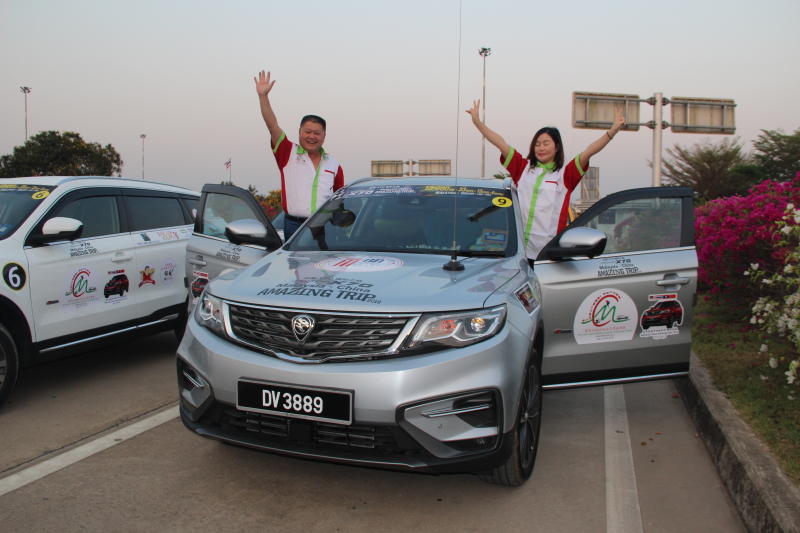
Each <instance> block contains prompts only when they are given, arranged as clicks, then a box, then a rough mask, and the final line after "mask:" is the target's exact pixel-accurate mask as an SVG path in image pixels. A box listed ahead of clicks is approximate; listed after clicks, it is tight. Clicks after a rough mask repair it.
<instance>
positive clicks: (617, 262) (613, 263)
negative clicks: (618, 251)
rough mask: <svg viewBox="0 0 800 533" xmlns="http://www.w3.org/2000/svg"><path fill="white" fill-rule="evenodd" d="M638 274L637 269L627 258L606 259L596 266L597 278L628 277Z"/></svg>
mask: <svg viewBox="0 0 800 533" xmlns="http://www.w3.org/2000/svg"><path fill="white" fill-rule="evenodd" d="M638 272H639V267H638V266H636V265H635V264H634V263H633V260H632V259H630V258H629V257H606V258H604V259H601V260H600V262H599V263H598V265H597V277H598V278H612V277H615V276H628V275H630V274H636V273H638Z"/></svg>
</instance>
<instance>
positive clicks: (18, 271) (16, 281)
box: [3, 263, 26, 291]
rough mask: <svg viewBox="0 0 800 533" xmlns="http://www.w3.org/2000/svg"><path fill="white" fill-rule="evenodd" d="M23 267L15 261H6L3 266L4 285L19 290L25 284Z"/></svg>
mask: <svg viewBox="0 0 800 533" xmlns="http://www.w3.org/2000/svg"><path fill="white" fill-rule="evenodd" d="M25 279H26V277H25V269H24V268H22V266H21V265H18V264H17V263H8V264H7V265H6V266H4V267H3V280H4V281H5V282H6V285H8V286H9V287H11V288H12V289H14V290H15V291H18V290H20V289H21V288H22V287H24V286H25Z"/></svg>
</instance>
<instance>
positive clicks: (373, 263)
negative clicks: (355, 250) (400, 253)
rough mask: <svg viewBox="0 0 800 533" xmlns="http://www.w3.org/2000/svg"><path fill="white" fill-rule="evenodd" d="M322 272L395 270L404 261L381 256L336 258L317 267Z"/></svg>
mask: <svg viewBox="0 0 800 533" xmlns="http://www.w3.org/2000/svg"><path fill="white" fill-rule="evenodd" d="M315 266H316V267H317V268H318V269H320V270H327V271H331V272H379V271H381V270H393V269H395V268H399V267H401V266H403V261H402V260H401V259H397V258H396V257H385V256H380V255H367V256H352V257H334V258H333V259H325V260H324V261H320V262H319V263H317V264H316V265H315Z"/></svg>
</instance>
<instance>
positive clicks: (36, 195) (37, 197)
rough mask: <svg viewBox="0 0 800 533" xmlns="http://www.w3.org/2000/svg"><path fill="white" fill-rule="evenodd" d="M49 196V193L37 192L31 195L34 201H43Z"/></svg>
mask: <svg viewBox="0 0 800 533" xmlns="http://www.w3.org/2000/svg"><path fill="white" fill-rule="evenodd" d="M48 196H50V191H37V192H35V193H33V194H32V195H31V198H33V199H34V200H44V199H45V198H47V197H48Z"/></svg>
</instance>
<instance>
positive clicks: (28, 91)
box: [19, 86, 31, 142]
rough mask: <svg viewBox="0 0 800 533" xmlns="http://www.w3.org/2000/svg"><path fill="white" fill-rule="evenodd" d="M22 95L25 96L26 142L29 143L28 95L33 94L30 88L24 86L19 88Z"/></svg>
mask: <svg viewBox="0 0 800 533" xmlns="http://www.w3.org/2000/svg"><path fill="white" fill-rule="evenodd" d="M19 90H20V91H22V94H24V95H25V141H26V142H27V141H28V94H30V92H31V88H30V87H26V86H22V87H20V88H19Z"/></svg>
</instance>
